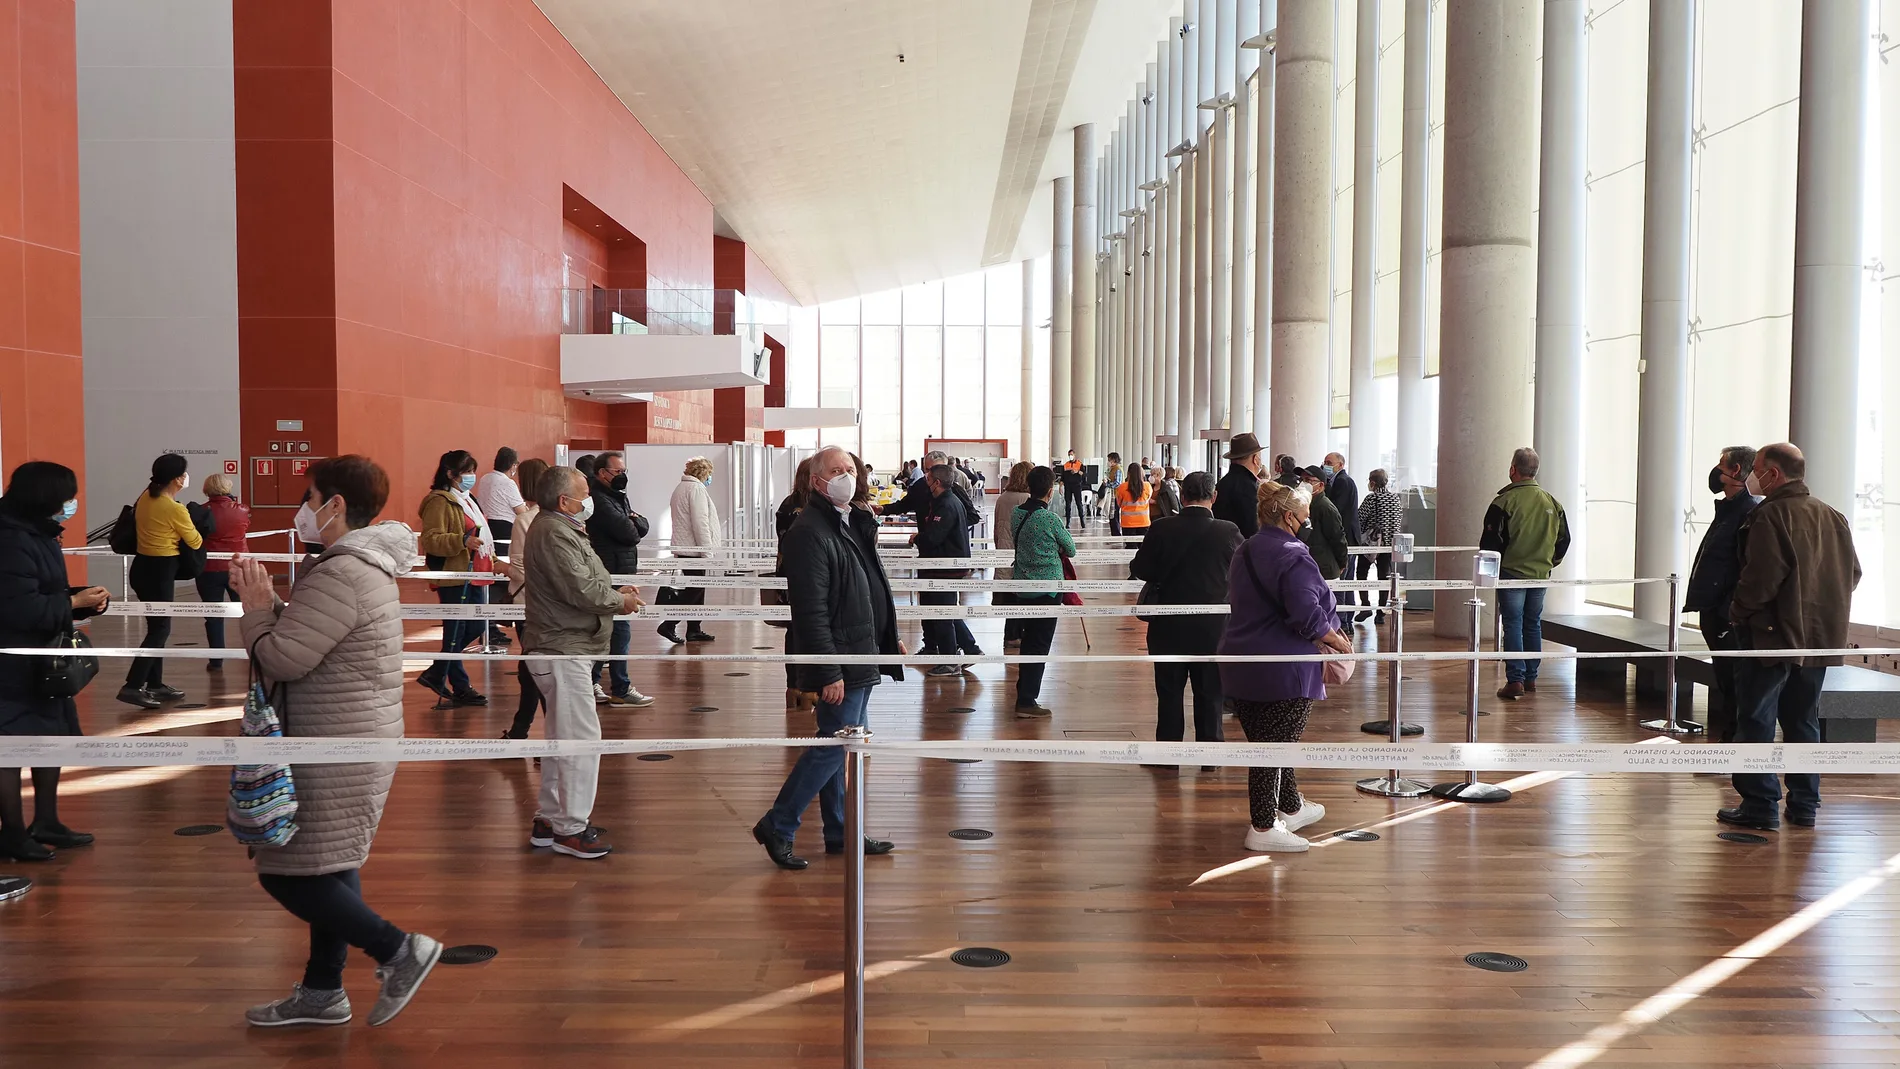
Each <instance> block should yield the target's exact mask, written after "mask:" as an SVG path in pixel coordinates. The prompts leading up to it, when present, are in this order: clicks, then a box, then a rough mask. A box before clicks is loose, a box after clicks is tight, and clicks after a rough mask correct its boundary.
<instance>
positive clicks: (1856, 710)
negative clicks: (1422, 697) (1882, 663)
mask: <svg viewBox="0 0 1900 1069" xmlns="http://www.w3.org/2000/svg"><path fill="white" fill-rule="evenodd" d="M1668 635H1669V627H1668V625H1666V624H1658V623H1653V622H1651V621H1649V620H1638V619H1634V618H1632V617H1628V616H1619V615H1612V614H1609V613H1602V614H1587V615H1579V616H1564V615H1559V616H1546V617H1544V637H1545V638H1547V639H1549V640H1551V641H1552V642H1558V643H1562V644H1563V645H1566V646H1570V647H1572V648H1573V649H1576V650H1579V651H1581V652H1585V653H1645V652H1658V651H1661V650H1665V649H1668V647H1669V642H1668ZM1676 646H1677V649H1678V650H1680V651H1682V652H1683V653H1685V654H1707V653H1708V652H1709V646H1708V643H1706V642H1704V641H1703V640H1702V632H1700V631H1692V630H1690V629H1688V628H1683V629H1681V630H1680V631H1678V632H1677V634H1676ZM1628 663H1629V662H1627V661H1621V660H1617V659H1615V658H1610V657H1604V658H1593V659H1589V660H1580V661H1578V662H1577V678H1578V680H1579V681H1582V680H1586V679H1590V678H1593V677H1594V678H1599V679H1601V678H1603V677H1606V676H1607V677H1611V678H1613V679H1615V680H1617V681H1619V682H1620V681H1621V680H1622V678H1623V669H1624V666H1625V665H1626V664H1628ZM1635 664H1636V693H1637V696H1638V697H1648V698H1660V697H1662V694H1663V687H1664V685H1665V675H1664V668H1663V660H1662V659H1661V658H1658V657H1643V658H1639V659H1637V660H1636V662H1635ZM1697 683H1700V684H1702V685H1703V686H1705V687H1709V688H1711V690H1713V688H1714V686H1715V664H1714V662H1713V660H1711V659H1710V658H1708V657H1706V656H1702V657H1698V656H1684V657H1680V658H1677V660H1676V708H1677V709H1678V710H1687V709H1688V708H1689V706H1690V702H1691V700H1692V699H1693V697H1694V693H1695V690H1694V688H1695V684H1697ZM1677 715H1678V716H1683V715H1685V714H1684V713H1683V712H1678V714H1677ZM1876 720H1900V676H1891V675H1888V674H1886V673H1884V672H1876V671H1874V670H1872V669H1870V668H1860V667H1857V666H1854V665H1842V666H1839V667H1834V668H1829V669H1828V670H1827V682H1826V683H1824V684H1823V685H1822V687H1821V740H1822V741H1823V742H1873V741H1874V721H1876Z"/></svg>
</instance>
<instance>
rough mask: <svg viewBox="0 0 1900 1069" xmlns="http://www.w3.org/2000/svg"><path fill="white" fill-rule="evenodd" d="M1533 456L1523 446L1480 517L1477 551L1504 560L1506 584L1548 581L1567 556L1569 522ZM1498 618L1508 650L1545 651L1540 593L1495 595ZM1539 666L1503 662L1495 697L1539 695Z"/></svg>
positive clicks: (1509, 591) (1525, 589)
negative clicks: (1502, 485) (1540, 481)
mask: <svg viewBox="0 0 1900 1069" xmlns="http://www.w3.org/2000/svg"><path fill="white" fill-rule="evenodd" d="M1539 464H1540V461H1539V460H1538V458H1537V450H1535V449H1532V448H1530V447H1529V446H1525V447H1524V448H1522V449H1519V450H1518V451H1516V452H1515V453H1512V454H1511V482H1510V485H1508V486H1506V487H1505V488H1504V489H1502V490H1499V491H1498V496H1497V497H1495V498H1493V499H1492V501H1491V507H1490V508H1489V509H1487V510H1486V511H1485V514H1484V534H1482V535H1480V536H1479V538H1478V548H1480V549H1488V550H1491V551H1492V552H1494V553H1496V554H1498V556H1499V557H1500V558H1502V559H1501V560H1500V562H1499V573H1500V575H1501V577H1502V578H1505V579H1549V578H1550V573H1551V572H1553V571H1555V570H1556V569H1557V566H1558V565H1559V564H1562V563H1563V561H1564V554H1566V553H1568V552H1570V521H1569V520H1567V519H1566V518H1565V517H1564V507H1563V505H1561V504H1559V503H1558V501H1557V499H1556V498H1554V497H1552V496H1550V492H1549V491H1547V490H1545V489H1544V488H1543V487H1542V486H1539V485H1538V484H1537V469H1538V467H1539ZM1498 614H1499V615H1500V616H1502V617H1503V624H1504V634H1503V636H1502V637H1503V640H1504V641H1503V645H1504V648H1505V649H1506V650H1514V651H1529V652H1532V653H1535V652H1538V651H1540V650H1542V649H1543V648H1544V589H1543V588H1542V587H1513V588H1510V589H1505V590H1499V591H1498ZM1543 664H1544V662H1543V661H1505V662H1504V679H1505V683H1504V686H1503V688H1502V689H1500V690H1499V691H1498V697H1500V698H1503V699H1504V700H1505V701H1507V702H1514V701H1516V700H1518V699H1519V698H1522V697H1523V696H1524V695H1526V694H1535V693H1537V671H1538V669H1540V668H1542V667H1543Z"/></svg>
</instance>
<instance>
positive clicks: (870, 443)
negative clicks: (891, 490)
mask: <svg viewBox="0 0 1900 1069" xmlns="http://www.w3.org/2000/svg"><path fill="white" fill-rule="evenodd" d="M865 307H866V308H867V309H868V308H869V307H870V301H869V300H868V299H867V300H866V301H865ZM862 338H863V344H864V349H863V362H864V404H863V407H862V415H861V416H860V417H859V418H860V420H861V421H862V426H863V430H864V451H863V452H862V453H860V454H858V455H859V456H860V457H862V458H863V459H864V461H865V462H866V463H868V464H870V465H872V466H873V467H875V468H877V469H878V470H879V471H893V470H895V469H896V468H898V467H899V466H900V465H901V464H902V463H903V459H904V458H903V457H901V456H899V455H898V454H899V453H900V452H901V451H902V450H903V441H904V435H903V427H904V421H903V414H904V412H903V409H904V398H903V392H902V353H901V349H902V346H903V340H904V339H903V330H902V328H900V327H897V326H885V325H882V324H880V325H877V326H869V325H867V326H866V327H864V333H863V335H862Z"/></svg>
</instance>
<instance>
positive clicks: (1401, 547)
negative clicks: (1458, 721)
mask: <svg viewBox="0 0 1900 1069" xmlns="http://www.w3.org/2000/svg"><path fill="white" fill-rule="evenodd" d="M1391 557H1392V561H1391V567H1392V574H1391V575H1388V576H1387V577H1386V578H1387V580H1388V581H1389V582H1390V584H1391V587H1390V590H1389V591H1388V593H1387V595H1386V599H1387V602H1388V608H1389V610H1390V612H1391V615H1392V652H1393V653H1404V652H1405V592H1404V591H1403V590H1402V589H1400V587H1399V566H1400V565H1402V564H1409V563H1411V560H1412V536H1411V535H1409V534H1402V535H1399V536H1398V538H1397V539H1395V540H1394V541H1393V543H1392V553H1391ZM1403 674H1404V672H1403V670H1402V667H1401V666H1400V664H1399V662H1397V661H1393V662H1392V685H1391V688H1390V690H1389V692H1388V695H1387V699H1388V700H1387V704H1388V705H1389V706H1390V708H1389V709H1388V710H1387V716H1386V719H1384V720H1368V721H1366V722H1365V723H1363V724H1361V725H1359V730H1360V731H1363V732H1365V733H1366V734H1368V735H1386V736H1388V737H1390V738H1391V740H1392V741H1393V742H1398V741H1399V739H1400V737H1401V736H1406V735H1413V736H1416V735H1423V734H1425V729H1424V728H1423V727H1421V726H1420V725H1418V724H1407V723H1405V722H1404V721H1402V720H1400V719H1399V677H1400V676H1401V675H1403ZM1394 724H1397V725H1398V726H1397V727H1394V726H1393V725H1394ZM1397 776H1398V773H1397V772H1393V773H1391V774H1390V775H1388V776H1387V777H1386V779H1385V780H1365V781H1364V782H1365V783H1387V784H1388V785H1389V784H1390V782H1391V781H1393V780H1394V779H1395V778H1396V777H1397ZM1376 793H1380V794H1392V793H1393V792H1390V791H1379V792H1376ZM1423 793H1424V788H1423V787H1421V788H1419V790H1418V791H1417V792H1416V793H1414V794H1401V795H1396V797H1402V798H1415V797H1417V796H1418V795H1419V794H1423Z"/></svg>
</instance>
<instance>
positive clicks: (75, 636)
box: [34, 626, 99, 698]
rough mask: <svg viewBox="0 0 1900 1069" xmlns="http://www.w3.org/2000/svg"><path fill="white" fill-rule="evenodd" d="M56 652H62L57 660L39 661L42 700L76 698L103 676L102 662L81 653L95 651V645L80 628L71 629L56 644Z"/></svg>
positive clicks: (39, 690)
mask: <svg viewBox="0 0 1900 1069" xmlns="http://www.w3.org/2000/svg"><path fill="white" fill-rule="evenodd" d="M52 645H53V648H54V649H56V650H59V651H61V652H60V653H59V654H58V655H57V656H53V657H35V658H34V660H35V661H38V662H39V671H38V673H37V676H36V684H37V685H36V687H35V688H34V689H35V690H37V691H38V692H39V696H40V697H42V698H74V697H78V695H79V692H80V691H82V690H85V689H86V684H88V683H90V682H92V677H93V676H96V675H98V674H99V658H97V657H91V656H88V655H86V654H84V653H81V652H78V651H81V650H89V649H91V648H92V642H91V641H90V640H89V639H87V638H86V633H85V632H83V631H81V630H79V629H78V628H76V627H70V626H69V627H67V628H66V630H64V631H62V632H60V633H59V637H58V638H56V639H54V640H53V644H52Z"/></svg>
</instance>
